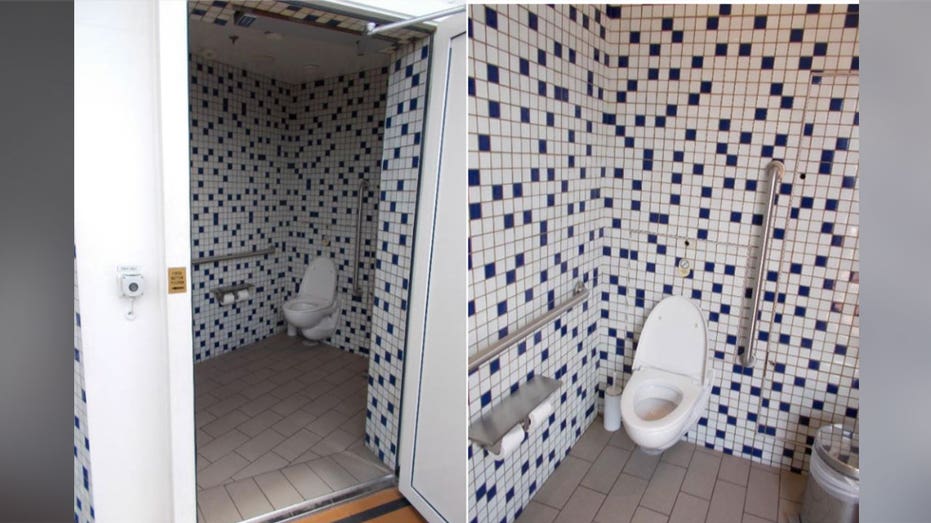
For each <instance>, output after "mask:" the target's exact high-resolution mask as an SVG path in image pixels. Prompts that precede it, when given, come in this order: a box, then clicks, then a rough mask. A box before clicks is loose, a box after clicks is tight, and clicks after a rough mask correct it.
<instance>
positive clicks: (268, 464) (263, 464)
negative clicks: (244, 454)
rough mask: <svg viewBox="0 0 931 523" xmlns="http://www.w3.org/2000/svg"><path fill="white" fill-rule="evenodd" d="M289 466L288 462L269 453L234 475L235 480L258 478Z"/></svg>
mask: <svg viewBox="0 0 931 523" xmlns="http://www.w3.org/2000/svg"><path fill="white" fill-rule="evenodd" d="M288 465H289V463H288V460H286V459H284V458H282V457H281V456H279V455H278V454H275V453H274V452H267V453H265V454H263V455H262V456H261V457H260V458H259V459H257V460H255V461H253V462H252V463H250V464H249V465H248V466H246V467H244V468H243V469H242V470H240V471H239V472H237V473H236V474H233V479H234V480H237V479H243V478H248V477H251V476H257V475H259V474H264V473H266V472H269V471H272V470H281V469H283V468H284V467H286V466H288Z"/></svg>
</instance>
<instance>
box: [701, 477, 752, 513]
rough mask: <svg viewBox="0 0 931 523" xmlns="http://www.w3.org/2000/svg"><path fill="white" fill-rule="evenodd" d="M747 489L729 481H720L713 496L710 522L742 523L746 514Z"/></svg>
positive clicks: (716, 484) (715, 486) (709, 511)
mask: <svg viewBox="0 0 931 523" xmlns="http://www.w3.org/2000/svg"><path fill="white" fill-rule="evenodd" d="M746 492H747V489H746V488H745V487H741V486H739V485H735V484H733V483H729V482H727V481H722V480H718V481H717V483H715V485H714V494H712V496H711V507H710V509H709V510H708V521H710V522H714V523H740V520H741V519H742V517H743V513H744V498H745V497H746Z"/></svg>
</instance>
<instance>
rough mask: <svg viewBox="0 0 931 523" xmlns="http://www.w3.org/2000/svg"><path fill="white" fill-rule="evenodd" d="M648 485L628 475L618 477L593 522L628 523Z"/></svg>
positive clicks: (640, 479) (644, 481) (645, 481)
mask: <svg viewBox="0 0 931 523" xmlns="http://www.w3.org/2000/svg"><path fill="white" fill-rule="evenodd" d="M648 484H649V482H647V480H645V479H642V478H638V477H636V476H631V475H628V474H621V475H620V476H618V478H617V481H616V482H615V483H614V487H613V488H612V489H611V492H609V493H608V496H607V497H606V498H605V500H604V503H602V504H601V509H600V510H599V511H598V514H596V515H595V521H598V522H599V523H629V522H630V520H631V519H632V518H633V517H634V512H635V511H636V510H637V505H639V504H640V498H642V497H643V493H644V492H646V490H647V485H648Z"/></svg>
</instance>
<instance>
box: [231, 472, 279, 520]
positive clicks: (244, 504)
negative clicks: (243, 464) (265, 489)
mask: <svg viewBox="0 0 931 523" xmlns="http://www.w3.org/2000/svg"><path fill="white" fill-rule="evenodd" d="M226 491H227V492H229V494H230V497H231V498H233V503H235V504H236V508H237V509H239V514H240V515H241V516H242V518H243V519H248V518H254V517H255V516H260V515H262V514H267V513H269V512H271V511H272V505H271V503H269V502H268V500H267V499H266V498H265V494H263V493H262V490H261V489H260V488H259V486H258V484H256V482H255V481H254V480H253V479H252V478H247V479H243V480H240V481H234V482H233V483H229V484H228V485H226Z"/></svg>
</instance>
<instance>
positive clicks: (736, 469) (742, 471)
mask: <svg viewBox="0 0 931 523" xmlns="http://www.w3.org/2000/svg"><path fill="white" fill-rule="evenodd" d="M749 475H750V460H746V459H743V458H738V457H737V456H729V455H724V456H723V457H722V458H721V468H720V470H718V479H723V480H724V481H730V482H731V483H733V484H735V485H740V486H743V487H745V486H747V477H748V476H749Z"/></svg>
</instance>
